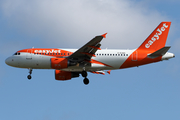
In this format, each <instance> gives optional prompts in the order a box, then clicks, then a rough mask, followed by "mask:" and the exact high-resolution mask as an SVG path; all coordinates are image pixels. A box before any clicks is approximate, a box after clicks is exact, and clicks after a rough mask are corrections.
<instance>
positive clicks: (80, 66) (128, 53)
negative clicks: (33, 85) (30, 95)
mask: <svg viewBox="0 0 180 120" xmlns="http://www.w3.org/2000/svg"><path fill="white" fill-rule="evenodd" d="M170 25H171V22H161V23H160V24H159V25H158V26H157V28H156V29H155V30H154V31H153V32H152V33H151V34H150V35H149V37H148V38H147V39H146V40H145V41H144V42H143V43H142V44H141V45H140V46H139V47H138V48H137V49H132V50H123V49H101V48H100V46H101V44H100V42H101V40H102V39H103V38H106V34H107V33H105V34H103V35H99V36H96V37H94V38H93V39H92V40H90V41H89V42H88V43H86V44H85V45H84V46H82V47H81V48H80V49H59V48H52V49H48V48H30V49H23V50H19V51H17V52H16V53H15V54H13V55H12V56H10V57H8V58H7V59H6V60H5V63H6V64H7V65H9V66H12V67H17V68H27V69H28V70H29V75H28V76H27V78H28V79H29V80H30V79H31V78H32V77H31V74H32V70H33V69H54V70H55V79H56V80H60V81H65V80H70V79H71V78H75V77H79V76H80V75H82V77H84V80H83V82H84V84H85V85H88V84H89V79H88V78H87V75H88V74H87V72H91V73H95V74H103V75H104V74H105V72H107V73H109V74H110V72H111V70H116V69H124V68H130V67H138V66H141V65H145V64H150V63H154V62H159V61H163V60H169V59H170V58H174V57H175V55H174V54H173V53H169V52H167V51H168V50H169V49H170V46H165V44H166V40H167V37H168V32H169V29H170Z"/></svg>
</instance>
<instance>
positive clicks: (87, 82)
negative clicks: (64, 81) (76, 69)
mask: <svg viewBox="0 0 180 120" xmlns="http://www.w3.org/2000/svg"><path fill="white" fill-rule="evenodd" d="M81 74H82V77H84V80H83V82H84V84H85V85H88V84H89V79H88V78H87V72H86V71H82V73H81Z"/></svg>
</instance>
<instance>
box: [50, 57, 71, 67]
mask: <svg viewBox="0 0 180 120" xmlns="http://www.w3.org/2000/svg"><path fill="white" fill-rule="evenodd" d="M67 67H68V59H67V58H51V68H53V69H63V68H67Z"/></svg>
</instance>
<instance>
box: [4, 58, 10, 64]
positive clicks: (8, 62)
mask: <svg viewBox="0 0 180 120" xmlns="http://www.w3.org/2000/svg"><path fill="white" fill-rule="evenodd" d="M5 63H6V64H7V65H10V64H11V59H10V58H9V57H8V58H7V59H6V60H5Z"/></svg>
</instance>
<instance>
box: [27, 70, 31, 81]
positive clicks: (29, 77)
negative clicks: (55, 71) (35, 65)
mask: <svg viewBox="0 0 180 120" xmlns="http://www.w3.org/2000/svg"><path fill="white" fill-rule="evenodd" d="M31 74H32V68H30V69H29V75H28V76H27V78H28V79H29V80H30V79H31V78H32V77H31Z"/></svg>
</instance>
